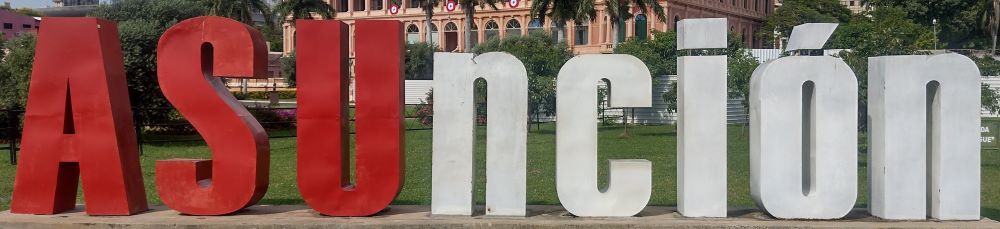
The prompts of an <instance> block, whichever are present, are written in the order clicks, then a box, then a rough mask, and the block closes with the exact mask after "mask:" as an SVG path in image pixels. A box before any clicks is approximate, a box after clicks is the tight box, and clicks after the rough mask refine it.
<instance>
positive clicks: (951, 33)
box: [868, 0, 993, 49]
mask: <svg viewBox="0 0 1000 229" xmlns="http://www.w3.org/2000/svg"><path fill="white" fill-rule="evenodd" d="M990 1H991V0H930V1H912V0H868V3H869V4H872V6H874V7H875V9H882V8H887V7H889V8H897V9H900V10H902V11H903V12H905V14H906V17H907V18H910V19H911V20H913V22H915V23H917V24H920V25H923V26H926V27H931V26H933V25H934V20H935V19H936V20H937V22H938V24H937V29H938V36H939V37H940V40H941V42H942V43H943V44H944V47H946V48H952V49H958V48H978V49H984V48H989V45H988V44H989V40H990V39H989V32H988V31H987V30H986V25H987V24H988V22H987V21H984V18H983V15H984V14H987V12H988V11H992V10H993V9H992V8H989V7H987V6H989V5H990V3H989V2H990Z"/></svg>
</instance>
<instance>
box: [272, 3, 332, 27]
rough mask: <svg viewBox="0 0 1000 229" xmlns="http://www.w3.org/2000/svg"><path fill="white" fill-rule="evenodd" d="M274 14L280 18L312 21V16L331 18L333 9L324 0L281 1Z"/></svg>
mask: <svg viewBox="0 0 1000 229" xmlns="http://www.w3.org/2000/svg"><path fill="white" fill-rule="evenodd" d="M274 13H275V15H277V16H278V17H280V18H286V17H291V18H292V19H312V18H313V14H318V15H319V16H321V17H323V18H333V7H332V6H330V4H328V3H327V2H326V1H324V0H283V1H281V3H278V5H277V6H275V7H274ZM292 23H295V22H294V21H292Z"/></svg>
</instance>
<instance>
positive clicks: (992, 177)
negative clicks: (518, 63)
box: [0, 123, 1000, 220]
mask: <svg viewBox="0 0 1000 229" xmlns="http://www.w3.org/2000/svg"><path fill="white" fill-rule="evenodd" d="M409 125H413V123H407V126H409ZM623 131H624V130H623V128H622V127H616V126H611V127H601V128H600V132H599V138H598V141H599V144H598V146H599V150H600V151H599V152H600V153H599V154H598V155H599V157H600V158H599V163H598V164H599V170H598V171H599V173H600V176H599V177H601V182H600V183H601V184H606V179H607V166H608V164H607V160H608V159H647V160H650V161H652V162H653V194H652V198H651V199H650V205H666V206H676V205H677V200H676V197H677V190H676V189H677V183H676V179H677V178H676V171H677V167H676V150H677V147H676V132H675V129H674V126H671V125H662V126H637V127H630V128H629V131H630V133H631V137H629V138H621V137H619V135H621V133H622V132H623ZM271 134H272V135H280V136H286V135H288V134H292V133H289V132H288V131H278V132H272V133H271ZM476 135H477V136H476V140H477V144H476V160H477V162H476V163H477V168H476V175H477V176H476V184H475V188H474V191H475V193H474V195H473V196H474V197H475V198H476V202H477V203H479V204H484V203H485V200H484V197H485V190H484V187H485V174H486V173H485V162H484V160H485V158H486V157H485V156H486V155H485V139H486V137H485V135H486V133H485V128H479V129H478V130H477V131H476ZM147 137H153V138H161V139H163V138H164V137H157V136H147ZM727 137H728V139H727V140H726V142H727V143H728V148H729V161H728V166H729V180H728V181H729V206H731V207H753V206H754V205H753V201H752V200H751V198H750V183H749V178H750V168H749V165H750V164H749V159H750V156H749V153H748V149H749V145H748V141H749V137H750V136H749V127H744V126H730V127H729V133H728V136H727ZM186 138H190V137H186ZM861 142H864V141H861ZM720 144H722V140H721V139H720ZM143 148H144V152H145V153H144V155H143V156H142V157H141V159H142V170H143V176H144V182H145V184H146V195H147V198H148V199H149V201H150V204H161V202H160V200H159V198H158V197H157V194H156V189H155V186H154V185H155V184H154V171H155V161H156V160H163V159H170V158H209V157H210V154H209V152H208V150H207V148H206V147H205V143H204V142H174V143H154V144H144V145H143ZM295 148H296V145H295V138H280V139H271V173H270V174H271V177H270V186H269V188H268V192H267V195H265V196H264V199H263V200H261V202H260V204H303V201H302V197H301V196H300V195H299V192H298V189H297V184H296V180H295V171H296V170H295V164H296V162H295V155H296V154H295ZM2 153H4V154H6V152H2ZM982 155H983V156H982V178H983V181H982V206H983V209H982V214H983V215H984V216H987V217H990V218H992V219H995V220H997V219H1000V179H997V178H998V177H1000V151H997V150H983V154H982ZM858 158H859V160H860V161H859V162H858V165H859V166H858V184H859V190H858V193H859V196H858V200H857V204H856V206H858V207H864V206H866V204H867V196H866V193H867V187H866V186H867V184H866V180H867V178H866V175H867V174H866V166H867V163H866V159H867V156H866V155H864V154H859V155H858ZM0 163H3V164H0V209H3V210H6V209H7V208H9V206H10V194H11V191H12V188H13V181H14V172H15V166H11V165H9V163H8V158H7V156H6V155H4V156H2V157H0ZM527 170H528V171H527V176H528V177H527V180H528V185H527V194H528V196H527V198H528V204H543V205H558V204H559V199H558V198H557V197H556V186H555V125H553V124H543V125H540V129H536V128H535V125H532V126H531V131H530V132H529V133H528V167H527ZM405 182H406V183H405V184H404V185H403V190H402V192H401V193H400V194H399V196H398V197H397V198H396V200H395V201H394V204H420V205H429V204H430V191H431V131H430V130H429V129H428V130H413V131H407V132H406V179H405ZM79 197H82V195H78V201H80V202H82V198H79Z"/></svg>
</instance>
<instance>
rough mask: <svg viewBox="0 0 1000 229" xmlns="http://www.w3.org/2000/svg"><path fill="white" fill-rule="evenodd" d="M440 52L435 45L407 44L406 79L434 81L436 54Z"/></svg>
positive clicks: (425, 43) (422, 43) (423, 43)
mask: <svg viewBox="0 0 1000 229" xmlns="http://www.w3.org/2000/svg"><path fill="white" fill-rule="evenodd" d="M437 51H440V50H438V49H437V48H436V46H434V45H433V44H430V43H427V42H417V43H413V44H406V58H405V61H404V62H405V65H406V71H405V72H406V79H408V80H430V79H434V75H433V72H434V52H437Z"/></svg>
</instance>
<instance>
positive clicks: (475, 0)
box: [458, 0, 499, 52]
mask: <svg viewBox="0 0 1000 229" xmlns="http://www.w3.org/2000/svg"><path fill="white" fill-rule="evenodd" d="M497 2H499V0H459V2H458V4H459V5H461V6H462V12H463V13H465V52H471V51H472V23H473V21H472V20H473V19H472V18H473V15H474V14H475V13H476V6H479V8H480V9H483V8H486V6H487V5H488V6H490V7H491V8H493V9H494V10H496V9H497V5H496V4H497Z"/></svg>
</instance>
